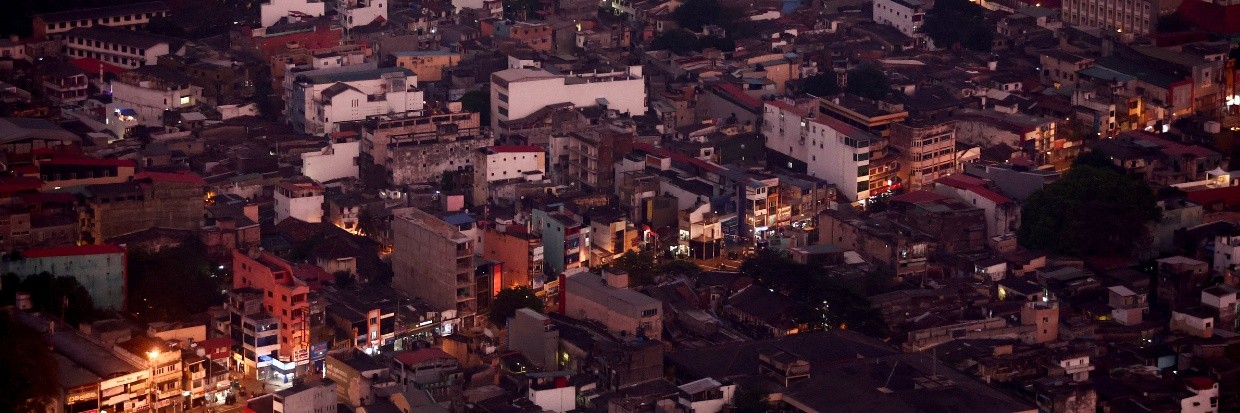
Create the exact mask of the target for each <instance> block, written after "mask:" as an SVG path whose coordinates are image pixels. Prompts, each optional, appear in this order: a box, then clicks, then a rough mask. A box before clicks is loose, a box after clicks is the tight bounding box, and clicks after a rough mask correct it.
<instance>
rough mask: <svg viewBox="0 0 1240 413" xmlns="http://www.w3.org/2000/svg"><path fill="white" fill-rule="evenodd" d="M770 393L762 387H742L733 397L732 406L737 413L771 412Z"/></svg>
mask: <svg viewBox="0 0 1240 413" xmlns="http://www.w3.org/2000/svg"><path fill="white" fill-rule="evenodd" d="M769 394H770V392H769V391H767V390H766V389H763V388H761V387H755V386H740V388H739V389H737V390H736V394H733V395H732V406H733V407H735V408H736V409H735V410H733V412H735V413H766V412H767V411H770V410H771V403H770V400H769V399H768V397H767V396H768V395H769Z"/></svg>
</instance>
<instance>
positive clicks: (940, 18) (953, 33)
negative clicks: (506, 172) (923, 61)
mask: <svg viewBox="0 0 1240 413" xmlns="http://www.w3.org/2000/svg"><path fill="white" fill-rule="evenodd" d="M984 13H985V9H984V8H982V6H979V5H977V4H974V3H973V2H970V1H969V0H938V1H936V2H934V7H931V8H930V11H928V12H926V23H925V24H924V25H922V27H921V28H922V31H923V32H925V33H926V35H927V36H930V39H931V40H933V41H934V46H935V47H952V46H953V45H956V44H959V45H961V46H963V47H964V48H966V49H969V50H976V51H979V52H989V51H990V47H991V45H992V43H993V41H994V36H995V33H994V27H993V26H991V25H990V23H989V22H987V21H986V19H985V18H984V16H983V15H984Z"/></svg>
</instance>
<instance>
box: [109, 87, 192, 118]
mask: <svg viewBox="0 0 1240 413" xmlns="http://www.w3.org/2000/svg"><path fill="white" fill-rule="evenodd" d="M109 88H110V89H111V90H112V101H113V106H114V107H117V108H129V109H133V110H135V111H137V112H138V121H139V122H141V123H142V124H143V125H160V124H161V122H162V121H163V116H164V110H165V109H179V108H186V107H191V106H193V105H194V104H196V103H198V100H199V99H201V98H202V88H200V87H198V86H193V85H191V86H189V87H188V88H184V89H176V90H156V89H147V88H144V87H139V86H134V85H130V84H128V83H124V82H120V81H113V82H111V83H109ZM182 98H189V99H188V100H187V101H186V103H185V104H182V103H181V99H182Z"/></svg>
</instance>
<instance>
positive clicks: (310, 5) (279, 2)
mask: <svg viewBox="0 0 1240 413" xmlns="http://www.w3.org/2000/svg"><path fill="white" fill-rule="evenodd" d="M294 11H296V12H300V13H304V14H308V15H310V16H314V17H319V16H322V15H323V13H324V12H326V11H327V6H326V3H323V2H322V1H311V0H271V2H270V3H267V4H264V5H262V6H261V8H260V13H259V14H260V17H261V23H262V24H263V27H271V25H273V24H276V22H277V21H280V18H282V17H285V16H288V15H289V13H291V12H294Z"/></svg>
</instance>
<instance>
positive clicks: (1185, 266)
mask: <svg viewBox="0 0 1240 413" xmlns="http://www.w3.org/2000/svg"><path fill="white" fill-rule="evenodd" d="M1216 254H1217V252H1216ZM1155 263H1156V265H1157V269H1158V289H1157V291H1156V293H1157V303H1158V304H1159V305H1162V306H1163V307H1164V308H1167V309H1172V310H1177V309H1184V308H1189V307H1195V306H1196V305H1197V304H1198V303H1200V302H1201V294H1200V292H1201V288H1202V286H1204V285H1205V282H1206V280H1208V279H1209V277H1210V266H1209V264H1207V263H1206V262H1204V261H1198V260H1195V259H1192V258H1188V257H1184V256H1178V255H1177V256H1174V257H1167V258H1159V259H1157V260H1155Z"/></svg>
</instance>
